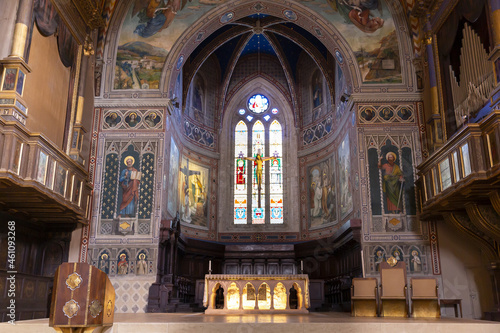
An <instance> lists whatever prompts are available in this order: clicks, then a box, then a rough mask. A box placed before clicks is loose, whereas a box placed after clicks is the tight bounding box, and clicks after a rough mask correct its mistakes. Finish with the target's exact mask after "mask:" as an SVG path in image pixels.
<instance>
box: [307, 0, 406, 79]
mask: <svg viewBox="0 0 500 333" xmlns="http://www.w3.org/2000/svg"><path fill="white" fill-rule="evenodd" d="M325 2H326V4H325ZM300 3H302V4H303V5H305V6H307V7H309V8H311V9H312V10H314V11H316V12H317V13H319V14H320V15H322V16H323V17H324V18H325V19H326V20H328V21H330V22H331V23H332V24H333V25H335V28H337V29H338V30H339V32H340V33H341V34H342V36H343V37H344V38H345V39H346V40H347V42H348V43H349V45H350V47H351V49H352V51H353V52H354V55H355V56H356V60H357V62H358V65H359V69H360V71H361V77H362V79H363V82H365V83H401V82H402V79H401V78H402V76H401V63H400V55H399V46H398V45H399V44H398V38H397V36H396V29H395V25H394V20H393V18H392V16H391V13H390V11H389V8H388V7H387V5H386V2H385V1H384V0H327V1H309V0H301V1H300ZM337 58H339V56H337ZM340 59H342V57H341V55H340ZM339 61H340V60H339Z"/></svg>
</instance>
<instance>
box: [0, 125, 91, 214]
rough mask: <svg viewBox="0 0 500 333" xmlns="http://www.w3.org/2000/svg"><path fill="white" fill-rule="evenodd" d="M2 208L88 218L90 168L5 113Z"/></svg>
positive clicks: (0, 151)
mask: <svg viewBox="0 0 500 333" xmlns="http://www.w3.org/2000/svg"><path fill="white" fill-rule="evenodd" d="M0 156H1V157H0V188H1V189H0V201H1V202H2V203H1V204H0V210H3V211H8V212H10V213H11V214H15V213H22V214H23V216H24V217H26V218H28V219H35V220H36V221H42V222H43V221H45V222H48V223H61V222H68V223H72V222H73V223H76V222H81V223H87V221H88V214H89V212H88V208H89V202H90V194H91V190H92V189H91V186H90V184H89V183H88V173H87V171H86V170H85V169H84V168H83V167H82V166H81V165H79V164H77V163H76V162H75V161H73V160H72V159H71V158H69V156H68V155H66V154H65V153H64V152H63V151H61V150H60V149H59V148H58V147H56V146H55V145H54V144H53V143H52V142H50V141H49V140H48V139H46V138H45V137H44V136H43V135H42V134H34V133H30V132H28V131H27V130H26V129H25V128H24V127H23V126H22V125H20V124H19V123H18V122H15V121H4V120H3V119H1V118H0Z"/></svg>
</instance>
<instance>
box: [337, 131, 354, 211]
mask: <svg viewBox="0 0 500 333" xmlns="http://www.w3.org/2000/svg"><path fill="white" fill-rule="evenodd" d="M349 147H350V146H349V135H346V137H345V138H344V140H343V141H342V143H341V144H340V147H339V150H338V155H339V177H340V179H339V185H340V191H339V194H340V214H341V218H344V217H345V216H346V215H347V214H348V213H349V212H350V211H351V210H352V192H351V178H350V173H351V157H350V156H349Z"/></svg>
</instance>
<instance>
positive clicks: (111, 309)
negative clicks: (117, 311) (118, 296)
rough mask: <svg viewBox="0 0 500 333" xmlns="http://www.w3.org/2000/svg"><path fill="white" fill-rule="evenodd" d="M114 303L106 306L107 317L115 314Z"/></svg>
mask: <svg viewBox="0 0 500 333" xmlns="http://www.w3.org/2000/svg"><path fill="white" fill-rule="evenodd" d="M113 310H114V308H113V302H111V301H108V304H107V305H106V315H107V316H108V317H111V315H112V314H113Z"/></svg>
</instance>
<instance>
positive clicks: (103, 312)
mask: <svg viewBox="0 0 500 333" xmlns="http://www.w3.org/2000/svg"><path fill="white" fill-rule="evenodd" d="M114 308H115V289H114V288H113V285H112V284H111V281H110V280H109V278H108V276H107V275H106V273H104V272H103V271H101V270H99V269H97V268H96V267H94V266H92V265H89V264H86V263H64V264H62V265H60V266H59V267H58V268H57V271H56V274H55V276H54V287H53V292H52V303H51V306H50V317H49V326H50V327H53V328H54V329H55V330H56V331H58V332H63V333H66V332H72V333H73V332H92V331H93V330H94V329H96V328H100V327H102V326H111V325H113V316H114Z"/></svg>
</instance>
